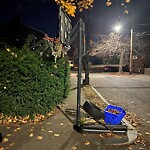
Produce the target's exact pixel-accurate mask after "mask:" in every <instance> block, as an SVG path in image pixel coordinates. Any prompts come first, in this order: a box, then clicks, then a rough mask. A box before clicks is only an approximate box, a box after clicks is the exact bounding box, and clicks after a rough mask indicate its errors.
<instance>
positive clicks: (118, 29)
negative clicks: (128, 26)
mask: <svg viewBox="0 0 150 150" xmlns="http://www.w3.org/2000/svg"><path fill="white" fill-rule="evenodd" d="M121 28H122V26H121V25H120V24H118V25H116V26H115V28H114V29H115V30H116V31H117V32H120V30H121Z"/></svg>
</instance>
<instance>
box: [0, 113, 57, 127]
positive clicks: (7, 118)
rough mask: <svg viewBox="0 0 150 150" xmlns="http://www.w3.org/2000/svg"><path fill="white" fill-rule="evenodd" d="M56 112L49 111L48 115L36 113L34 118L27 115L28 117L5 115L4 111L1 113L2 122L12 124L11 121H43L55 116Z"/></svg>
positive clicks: (0, 120)
mask: <svg viewBox="0 0 150 150" xmlns="http://www.w3.org/2000/svg"><path fill="white" fill-rule="evenodd" d="M53 115H54V112H53V111H52V112H48V113H47V115H45V116H44V115H41V114H36V115H34V117H33V118H34V119H31V118H30V116H29V115H28V116H26V117H21V116H18V117H17V116H15V117H12V116H8V115H6V116H4V115H3V113H0V124H10V123H22V124H25V123H36V122H41V121H44V120H45V119H47V118H48V117H50V116H53Z"/></svg>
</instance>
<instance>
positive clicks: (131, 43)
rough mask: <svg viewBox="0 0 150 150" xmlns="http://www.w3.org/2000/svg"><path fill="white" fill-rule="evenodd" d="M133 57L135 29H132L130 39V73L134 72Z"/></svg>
mask: <svg viewBox="0 0 150 150" xmlns="http://www.w3.org/2000/svg"><path fill="white" fill-rule="evenodd" d="M132 58H133V29H131V39H130V74H132Z"/></svg>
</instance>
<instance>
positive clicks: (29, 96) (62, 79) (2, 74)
mask: <svg viewBox="0 0 150 150" xmlns="http://www.w3.org/2000/svg"><path fill="white" fill-rule="evenodd" d="M7 47H8V46H7ZM7 47H6V46H5V47H3V48H0V79H1V80H0V97H1V100H0V112H1V113H3V115H7V116H21V117H24V116H28V115H29V116H30V117H31V118H33V116H34V115H35V114H43V115H46V113H47V112H49V111H51V110H52V109H53V108H54V107H56V105H57V104H60V103H62V102H63V101H64V99H65V98H66V97H67V95H68V93H69V87H70V79H69V66H68V61H67V58H59V59H58V60H57V62H56V63H54V61H51V62H46V61H44V60H43V59H42V58H41V57H40V56H39V54H38V53H37V52H35V51H31V50H30V49H29V48H28V47H27V46H24V47H23V48H21V49H20V50H19V49H17V48H13V47H10V48H9V49H8V48H7Z"/></svg>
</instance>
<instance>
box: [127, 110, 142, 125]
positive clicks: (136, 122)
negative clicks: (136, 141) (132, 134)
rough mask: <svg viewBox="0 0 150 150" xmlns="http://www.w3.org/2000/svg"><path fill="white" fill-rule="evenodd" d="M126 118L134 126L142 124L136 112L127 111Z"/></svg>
mask: <svg viewBox="0 0 150 150" xmlns="http://www.w3.org/2000/svg"><path fill="white" fill-rule="evenodd" d="M124 118H125V119H126V120H127V121H128V122H130V124H132V126H134V127H137V125H141V123H140V120H139V119H138V118H137V116H136V114H133V113H130V112H127V113H126V115H125V117H124Z"/></svg>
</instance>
